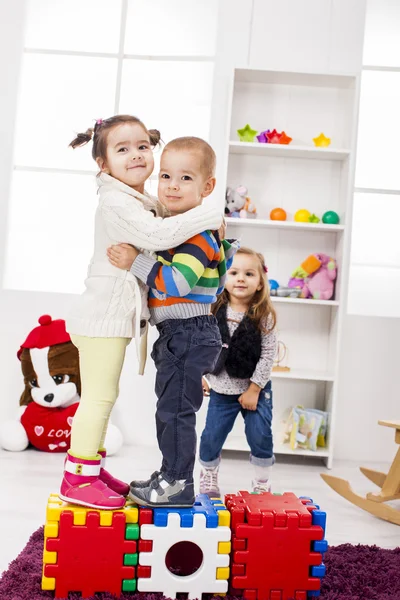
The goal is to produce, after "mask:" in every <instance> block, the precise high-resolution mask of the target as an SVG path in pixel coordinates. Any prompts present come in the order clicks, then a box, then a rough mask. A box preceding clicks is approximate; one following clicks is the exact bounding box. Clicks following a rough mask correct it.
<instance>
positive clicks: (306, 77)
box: [235, 67, 356, 89]
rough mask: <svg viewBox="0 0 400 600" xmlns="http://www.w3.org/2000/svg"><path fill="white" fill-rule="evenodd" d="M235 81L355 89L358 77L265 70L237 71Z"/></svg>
mask: <svg viewBox="0 0 400 600" xmlns="http://www.w3.org/2000/svg"><path fill="white" fill-rule="evenodd" d="M235 81H237V82H241V83H264V84H267V85H295V86H301V87H303V86H310V87H324V88H341V89H348V88H350V89H351V88H354V86H355V82H356V75H349V74H346V73H305V72H297V71H268V70H265V69H252V68H248V67H247V68H245V69H240V68H236V69H235Z"/></svg>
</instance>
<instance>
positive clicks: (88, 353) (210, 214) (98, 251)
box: [60, 115, 222, 509]
mask: <svg viewBox="0 0 400 600" xmlns="http://www.w3.org/2000/svg"><path fill="white" fill-rule="evenodd" d="M91 139H93V148H92V156H93V158H94V160H95V161H96V163H97V165H98V167H99V169H100V173H99V174H98V176H97V183H98V186H99V190H98V193H99V204H98V207H97V211H96V217H95V235H94V252H93V257H92V260H91V262H90V265H89V268H88V275H87V279H86V281H85V286H86V289H85V291H84V293H83V294H82V296H80V298H79V299H78V302H77V303H76V305H75V307H74V309H73V311H72V313H71V315H70V316H69V318H68V319H67V329H68V332H69V333H70V335H71V339H72V341H73V343H74V344H75V346H76V347H77V348H78V350H79V361H80V371H81V382H82V397H81V401H80V405H79V408H78V410H77V412H76V414H75V417H74V421H73V425H72V431H71V449H70V451H69V452H68V454H67V459H66V461H65V468H64V477H63V480H62V483H61V490H60V498H61V499H62V500H65V501H67V502H71V503H74V504H80V505H83V506H89V507H93V508H101V509H118V508H121V507H122V506H123V505H124V503H125V498H124V496H125V495H126V494H127V493H128V491H129V486H128V485H127V484H125V483H123V482H122V481H119V480H118V479H116V478H115V477H113V476H112V475H111V474H110V473H108V472H107V471H106V470H105V469H104V467H103V464H104V459H105V455H106V450H105V448H104V439H105V435H106V431H107V425H108V420H109V417H110V413H111V410H112V407H113V406H114V404H115V401H116V399H117V396H118V384H119V378H120V374H121V370H122V366H123V362H124V358H125V350H126V347H127V345H128V344H129V342H130V340H131V338H132V337H135V341H136V345H137V348H138V351H139V354H140V372H141V373H143V368H144V360H145V356H144V354H145V344H141V343H140V338H141V336H142V340H143V339H145V338H144V336H145V334H146V332H147V320H148V317H149V313H148V308H147V288H146V286H144V285H143V284H142V283H141V282H140V281H137V280H136V278H135V277H134V276H133V275H132V274H131V273H130V272H129V271H125V270H121V269H118V268H117V267H114V266H113V265H111V264H110V263H109V262H108V259H107V254H106V251H107V248H108V247H109V246H111V245H113V244H117V243H121V242H125V243H128V244H132V245H133V246H136V247H138V248H140V249H142V250H144V251H151V250H153V251H157V250H167V249H168V248H173V247H175V246H178V245H179V244H182V243H183V242H184V241H186V240H187V239H188V238H190V237H192V236H193V235H195V234H197V233H201V232H202V231H204V230H206V229H218V228H219V227H220V225H221V221H222V215H221V214H219V213H218V212H217V211H215V210H212V209H210V208H207V207H205V206H199V207H197V208H194V209H192V210H190V211H188V212H186V213H184V214H181V215H178V216H174V217H169V218H168V219H165V220H164V219H163V217H167V216H168V215H167V214H166V213H165V209H164V208H163V207H162V205H161V204H160V203H159V202H158V200H157V199H156V198H153V197H151V196H149V195H148V194H147V193H146V192H145V191H144V184H145V181H146V180H147V179H148V178H149V177H150V175H151V173H152V172H153V169H154V158H153V151H152V150H153V148H154V146H156V145H157V144H158V142H159V140H160V133H159V132H158V131H156V130H148V129H147V128H146V127H145V125H144V124H143V123H142V122H141V121H140V120H139V119H137V118H136V117H133V116H130V115H116V116H114V117H111V118H109V119H105V120H102V119H99V120H98V121H97V122H96V124H95V126H94V129H88V130H87V131H86V133H83V134H78V136H77V137H76V138H75V139H74V140H73V141H72V142H71V144H70V146H71V147H72V148H76V147H79V146H82V145H84V144H87V143H88V142H89V141H90V140H91ZM140 347H141V348H142V350H144V352H140ZM102 463H103V464H102Z"/></svg>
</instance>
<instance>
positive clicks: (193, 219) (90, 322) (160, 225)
mask: <svg viewBox="0 0 400 600" xmlns="http://www.w3.org/2000/svg"><path fill="white" fill-rule="evenodd" d="M97 182H98V186H99V190H98V191H99V204H98V207H97V211H96V217H95V233H94V253H93V257H92V260H91V262H90V265H89V268H88V275H87V279H86V280H85V286H86V290H85V291H84V292H83V294H82V295H81V296H80V297H79V298H78V300H77V302H76V303H75V305H74V307H73V310H72V312H71V314H70V315H69V317H68V318H67V320H66V324H67V331H68V332H69V333H73V334H76V335H83V336H88V337H127V338H132V337H135V336H136V337H137V338H138V337H140V320H143V319H145V320H146V321H147V320H148V318H149V311H148V308H147V291H148V290H147V287H146V286H145V285H143V284H142V283H141V282H139V281H138V280H137V279H136V277H134V276H133V275H132V274H131V273H130V272H129V271H125V270H121V269H118V268H116V267H113V266H112V265H111V264H110V263H109V261H108V259H107V253H106V251H107V248H108V247H109V246H111V245H112V244H119V243H122V242H125V243H128V244H132V245H133V246H136V247H137V248H139V249H141V250H148V251H151V250H153V251H158V250H167V249H169V248H174V247H175V246H178V245H179V244H182V243H183V242H185V241H186V240H187V239H189V238H190V237H192V236H193V235H195V234H197V233H201V232H202V231H204V230H206V229H218V228H219V226H220V225H221V221H222V214H220V213H219V212H218V211H216V210H215V209H211V208H209V207H206V206H198V207H196V208H194V209H192V210H190V211H188V212H187V213H185V214H182V215H177V216H174V217H169V218H168V219H163V218H162V216H167V215H166V212H165V209H164V208H163V206H162V205H161V203H160V202H159V201H158V200H157V198H154V197H152V196H150V195H147V194H146V195H143V194H140V193H138V192H136V191H135V190H133V189H132V188H130V187H129V186H127V185H125V184H124V183H122V182H121V181H118V180H117V179H114V178H113V177H111V176H110V175H107V174H105V173H102V174H101V175H99V176H98V177H97ZM150 211H154V212H155V213H156V215H157V216H156V217H155V216H154V214H153V212H150ZM136 315H140V319H137V318H136ZM137 342H138V340H137Z"/></svg>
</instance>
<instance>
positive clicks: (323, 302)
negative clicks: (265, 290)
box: [271, 296, 339, 306]
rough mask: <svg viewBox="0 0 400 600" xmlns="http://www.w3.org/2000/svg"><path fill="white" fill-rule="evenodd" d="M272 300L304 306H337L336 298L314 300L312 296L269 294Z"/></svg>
mask: <svg viewBox="0 0 400 600" xmlns="http://www.w3.org/2000/svg"><path fill="white" fill-rule="evenodd" d="M271 300H272V302H277V303H282V304H297V305H301V304H303V305H305V306H310V305H314V306H339V301H338V300H314V299H312V298H283V297H281V296H271Z"/></svg>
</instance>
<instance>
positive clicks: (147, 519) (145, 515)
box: [139, 508, 153, 526]
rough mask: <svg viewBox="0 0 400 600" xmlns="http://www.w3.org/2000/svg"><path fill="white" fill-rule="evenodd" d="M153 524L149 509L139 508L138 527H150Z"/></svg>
mask: <svg viewBox="0 0 400 600" xmlns="http://www.w3.org/2000/svg"><path fill="white" fill-rule="evenodd" d="M152 524H153V511H152V510H151V508H140V509H139V525H140V526H142V525H152Z"/></svg>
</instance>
